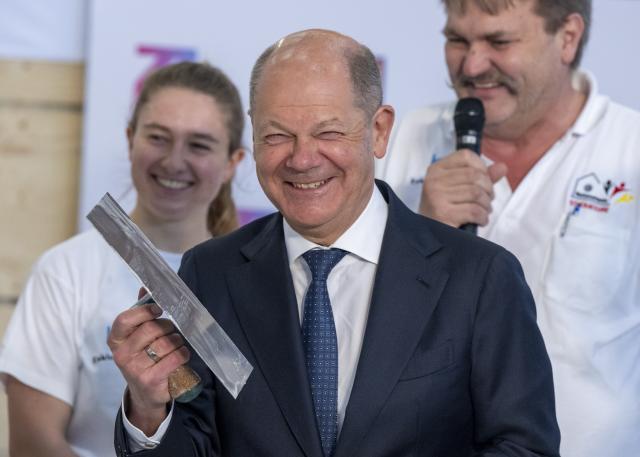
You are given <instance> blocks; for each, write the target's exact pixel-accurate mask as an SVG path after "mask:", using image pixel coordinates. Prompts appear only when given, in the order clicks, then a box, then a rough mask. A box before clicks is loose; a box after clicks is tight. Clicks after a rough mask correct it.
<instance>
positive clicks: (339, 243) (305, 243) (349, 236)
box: [282, 185, 389, 265]
mask: <svg viewBox="0 0 640 457" xmlns="http://www.w3.org/2000/svg"><path fill="white" fill-rule="evenodd" d="M388 214H389V208H388V207H387V202H386V201H385V200H384V197H383V196H382V194H381V193H380V191H379V190H378V187H377V186H375V185H374V186H373V193H372V194H371V198H370V199H369V203H367V206H366V208H365V209H364V211H363V212H362V213H361V214H360V216H359V217H358V219H356V221H355V222H354V223H353V224H352V225H351V227H349V228H348V229H347V231H346V232H344V233H343V234H342V235H341V236H340V238H338V239H337V240H336V241H335V243H333V244H332V245H331V246H330V247H332V248H339V249H343V250H345V251H347V252H349V253H351V254H354V255H356V256H358V257H360V258H361V259H363V260H365V261H367V262H371V263H373V264H376V265H377V264H378V258H379V257H380V250H381V248H382V238H383V236H384V230H385V227H386V225H387V216H388ZM282 221H283V225H284V242H285V245H286V247H287V256H288V258H289V265H293V263H294V262H295V261H296V259H297V258H298V257H300V256H301V255H302V254H304V253H305V252H307V251H308V250H310V249H313V248H321V249H327V248H326V247H324V246H320V245H318V244H316V243H313V242H311V241H309V240H307V239H306V238H304V237H303V236H302V235H300V234H299V233H298V232H296V231H295V230H294V229H293V228H292V227H291V226H290V225H289V223H288V222H287V221H286V219H284V218H283V219H282Z"/></svg>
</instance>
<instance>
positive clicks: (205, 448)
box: [114, 251, 220, 457]
mask: <svg viewBox="0 0 640 457" xmlns="http://www.w3.org/2000/svg"><path fill="white" fill-rule="evenodd" d="M195 264H196V262H195V255H193V251H188V252H187V253H185V254H184V256H183V259H182V265H181V266H180V271H179V274H180V276H181V277H182V279H183V280H184V281H185V283H186V284H187V285H188V286H189V288H190V289H191V290H192V291H193V292H194V293H195V294H196V295H197V281H196V265H195ZM189 365H190V366H191V368H193V369H194V370H195V371H196V372H197V373H198V375H200V378H201V379H202V382H203V389H202V392H201V393H200V395H198V397H196V398H195V399H194V400H192V401H190V402H189V403H177V402H176V403H174V411H173V417H172V418H171V422H170V423H169V427H168V429H167V431H166V433H165V435H164V437H163V438H162V441H161V442H160V444H159V445H158V446H157V447H156V448H154V449H150V450H145V451H140V452H135V453H131V452H130V451H129V446H128V443H127V436H126V431H125V429H124V424H123V422H122V414H121V412H118V417H117V418H116V424H115V433H114V445H115V450H116V454H117V455H118V457H128V456H130V455H135V456H140V457H176V456H180V457H215V456H218V455H220V442H219V439H218V434H217V429H216V424H215V395H216V394H215V381H214V378H213V374H212V373H211V371H210V370H209V368H208V367H207V366H206V365H205V364H204V362H203V361H202V360H201V359H200V358H199V357H198V355H197V354H196V353H195V351H193V349H191V360H190V361H189Z"/></svg>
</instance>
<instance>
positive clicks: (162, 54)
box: [134, 45, 197, 98]
mask: <svg viewBox="0 0 640 457" xmlns="http://www.w3.org/2000/svg"><path fill="white" fill-rule="evenodd" d="M137 51H138V54H140V55H147V56H151V57H152V59H151V65H150V66H149V67H147V69H146V70H145V71H144V72H143V73H142V74H141V75H140V76H139V77H138V78H137V79H136V82H135V86H134V96H135V98H138V95H140V91H141V90H142V84H143V83H144V80H145V78H146V77H147V76H148V75H149V73H151V72H153V71H155V70H157V69H158V68H160V67H164V66H166V65H171V64H173V63H176V62H183V61H185V60H188V61H194V60H196V57H197V52H196V50H195V49H191V48H169V47H164V46H148V45H140V46H138V49H137Z"/></svg>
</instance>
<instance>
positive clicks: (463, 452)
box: [115, 182, 560, 457]
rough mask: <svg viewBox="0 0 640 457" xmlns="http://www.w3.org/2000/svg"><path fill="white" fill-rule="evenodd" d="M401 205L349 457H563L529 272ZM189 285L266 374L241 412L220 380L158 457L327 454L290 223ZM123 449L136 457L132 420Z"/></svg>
mask: <svg viewBox="0 0 640 457" xmlns="http://www.w3.org/2000/svg"><path fill="white" fill-rule="evenodd" d="M377 185H378V187H379V188H380V190H381V191H382V194H383V196H384V197H385V199H386V200H387V202H388V204H389V218H388V222H387V227H386V230H385V234H384V239H383V243H382V251H381V254H380V259H379V264H378V269H377V273H376V278H375V284H374V287H373V296H372V301H371V307H370V312H369V317H368V321H367V327H366V332H365V336H364V342H363V346H362V352H361V354H360V359H359V362H358V367H357V372H356V377H355V381H354V385H353V390H352V392H351V397H350V399H349V403H348V405H347V409H346V414H345V419H344V425H343V427H342V430H341V433H340V436H339V439H338V444H337V448H336V452H335V457H383V456H385V457H388V456H407V457H408V456H416V457H417V456H430V457H468V456H486V457H489V456H557V455H558V447H559V441H560V434H559V430H558V426H557V423H556V418H555V410H554V396H553V383H552V375H551V366H550V363H549V359H548V357H547V353H546V350H545V347H544V344H543V341H542V338H541V336H540V333H539V330H538V327H537V325H536V317H535V307H534V303H533V299H532V297H531V294H530V292H529V289H528V287H527V285H526V283H525V280H524V277H523V273H522V270H521V268H520V265H519V263H518V261H517V260H516V259H515V258H514V257H513V256H512V255H511V254H509V253H508V252H507V251H506V250H504V249H502V248H500V247H498V246H496V245H494V244H492V243H489V242H487V241H485V240H482V239H479V238H477V237H474V236H471V235H469V234H467V233H464V232H462V231H461V230H456V229H453V228H451V227H448V226H445V225H443V224H440V223H438V222H435V221H433V220H430V219H427V218H424V217H422V216H419V215H416V214H414V213H413V212H411V211H410V210H409V209H408V208H406V207H405V206H404V205H403V204H402V203H401V202H400V200H398V198H397V197H396V196H395V195H394V194H393V192H392V191H391V190H390V189H389V187H388V186H387V185H386V184H384V183H382V182H378V183H377ZM180 274H181V275H182V277H183V278H184V280H185V281H186V283H187V284H188V285H189V286H190V287H191V288H192V290H193V291H194V293H195V294H196V295H197V296H198V298H199V299H200V300H201V301H202V302H203V304H204V305H205V306H206V307H207V308H208V309H209V311H210V312H211V314H212V315H213V316H214V317H215V319H216V320H217V321H218V322H219V323H220V324H221V325H222V327H223V328H224V329H225V331H226V332H227V333H228V334H229V336H230V337H231V339H232V340H233V341H234V342H235V343H236V344H237V346H238V347H239V348H240V349H241V350H242V352H243V353H244V354H245V356H246V357H247V358H248V360H249V361H250V362H251V364H252V365H253V367H254V370H253V372H252V374H251V376H250V378H249V380H248V382H247V384H246V385H245V387H244V389H243V390H242V392H241V393H240V395H239V396H238V398H237V399H236V400H234V399H233V398H232V397H231V396H230V395H229V394H228V392H227V391H226V390H225V389H224V387H222V385H221V384H219V382H218V381H217V380H216V379H215V378H214V377H213V375H212V374H211V372H210V371H209V370H208V369H207V368H206V367H205V366H204V364H203V363H202V361H201V360H200V359H199V358H198V357H197V356H196V355H195V354H194V355H193V356H192V361H191V362H190V363H191V365H192V366H193V367H194V368H195V369H196V370H197V371H198V372H199V373H200V375H201V377H202V378H203V380H204V381H205V389H204V391H203V393H202V394H201V395H200V396H199V397H198V398H197V399H196V400H194V401H192V402H191V403H189V404H186V405H185V404H175V407H174V414H173V418H172V420H171V424H170V426H169V429H168V431H167V433H166V434H165V436H164V438H163V440H162V442H161V444H160V445H159V446H158V447H157V448H156V449H154V450H151V451H142V452H140V454H136V455H145V456H167V457H169V456H171V457H176V456H180V457H184V456H192V455H194V456H195V455H197V456H218V455H220V456H233V457H244V456H248V457H249V456H250V457H254V456H255V457H259V456H274V457H298V456H299V457H303V456H304V457H322V449H321V444H320V438H319V434H318V431H317V428H316V423H315V415H314V411H313V403H312V397H311V391H310V388H309V382H308V380H307V373H306V369H305V362H304V353H303V346H302V339H301V329H300V318H299V315H298V307H297V304H296V299H295V294H294V289H293V284H292V280H291V272H290V269H289V266H288V260H287V254H286V247H285V243H284V237H283V228H282V216H281V215H280V214H274V215H271V216H267V217H265V218H263V219H260V220H258V221H255V222H253V223H251V224H249V225H247V226H245V227H243V228H241V229H239V230H237V231H236V232H234V233H232V234H230V235H228V236H226V237H224V238H219V239H213V240H210V241H207V242H205V243H203V244H201V245H199V246H197V247H195V248H194V249H193V250H191V251H189V252H188V253H187V254H185V257H184V260H183V264H182V267H181V270H180ZM115 442H116V450H117V451H118V454H119V455H120V456H126V455H128V454H129V452H128V450H127V444H126V440H125V436H124V431H123V427H122V419H121V417H120V416H119V418H118V420H117V423H116V436H115Z"/></svg>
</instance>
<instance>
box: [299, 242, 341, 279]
mask: <svg viewBox="0 0 640 457" xmlns="http://www.w3.org/2000/svg"><path fill="white" fill-rule="evenodd" d="M346 254H347V251H343V250H342V249H336V248H332V249H311V250H310V251H307V252H305V253H304V254H302V257H304V260H305V261H306V262H307V265H309V269H310V270H311V276H312V277H313V280H315V281H326V280H327V276H329V273H330V272H331V270H333V267H335V266H336V265H337V264H338V262H340V260H342V258H343V257H344V256H345V255H346Z"/></svg>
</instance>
